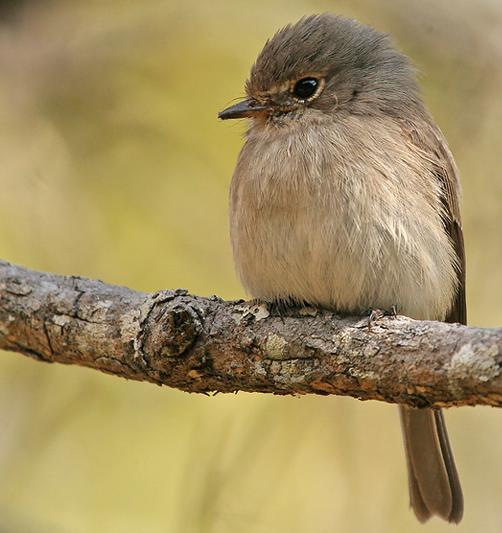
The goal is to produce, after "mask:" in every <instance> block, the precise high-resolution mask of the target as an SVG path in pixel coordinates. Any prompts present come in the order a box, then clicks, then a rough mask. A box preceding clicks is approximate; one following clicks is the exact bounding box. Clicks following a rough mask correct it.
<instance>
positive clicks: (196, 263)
mask: <svg viewBox="0 0 502 533" xmlns="http://www.w3.org/2000/svg"><path fill="white" fill-rule="evenodd" d="M326 10H330V11H334V12H336V13H339V14H344V15H347V16H351V17H356V18H358V19H359V20H361V21H363V22H366V23H369V24H372V25H374V26H376V27H377V28H379V29H381V30H384V31H387V32H390V33H391V34H392V35H393V37H394V40H395V41H396V43H397V44H398V45H399V46H400V47H401V48H402V49H403V50H404V51H405V52H406V53H408V54H409V55H410V56H412V57H413V59H414V61H415V62H416V64H417V66H418V68H419V71H420V82H421V84H422V87H423V92H424V97H425V99H426V101H427V104H428V106H429V107H430V109H431V111H432V113H433V115H434V116H435V118H436V120H437V121H438V123H439V124H440V126H441V127H442V128H443V130H444V131H445V133H446V135H447V137H448V139H449V142H450V146H451V148H452V150H453V152H454V154H455V156H456V159H457V162H458V164H459V167H460V170H461V174H462V178H463V184H464V202H463V216H464V226H465V236H466V247H467V264H468V306H469V315H470V323H471V324H477V325H481V326H495V325H497V324H498V325H500V324H502V307H501V305H500V300H501V295H502V272H501V266H500V265H501V264H502V238H501V222H502V170H501V167H502V163H501V160H502V154H501V152H502V148H501V147H502V127H501V124H502V96H501V95H502V66H501V65H502V5H501V3H500V1H498V0H497V1H496V0H492V1H490V0H480V1H477V2H473V1H472V0H457V1H455V2H453V1H451V0H442V1H438V0H435V1H434V0H422V1H420V2H415V1H412V0H395V1H391V0H387V1H380V2H377V1H371V0H366V1H365V0H358V1H349V0H346V1H335V0H333V1H331V2H326V1H320V0H319V1H307V0H303V1H302V0H288V1H286V0H280V1H277V2H270V1H265V0H255V1H254V2H249V1H244V0H235V1H232V2H224V1H222V0H215V1H212V2H195V1H193V0H183V1H181V0H179V1H176V0H165V1H160V0H157V1H155V0H143V1H132V0H130V1H119V0H108V1H105V0H102V1H90V0H87V1H85V0H73V1H45V2H36V1H31V2H30V1H27V0H24V1H20V0H18V1H14V0H11V1H5V2H2V4H0V257H2V258H3V259H6V260H9V261H12V262H14V263H19V264H22V265H25V266H28V267H31V268H34V269H39V270H47V271H52V272H58V273H64V274H79V275H83V276H88V277H96V278H100V279H103V280H105V281H108V282H111V283H117V284H124V285H127V286H130V287H134V288H136V289H141V290H157V289H161V288H176V287H184V288H187V289H189V290H190V291H191V292H194V293H197V294H202V295H210V294H213V293H215V294H218V295H220V296H222V297H225V298H238V297H243V296H244V294H243V292H242V290H241V288H240V286H239V283H238V281H237V279H236V277H235V275H234V272H233V267H232V259H231V252H230V247H229V243H228V236H227V233H228V228H227V188H228V183H229V180H230V176H231V173H232V168H233V165H234V162H235V159H236V156H237V153H238V150H239V147H240V145H241V142H242V141H241V137H242V133H243V131H244V127H245V125H244V124H243V123H237V122H232V123H222V122H219V121H218V120H217V119H216V114H217V112H218V111H219V110H220V109H222V108H223V107H225V106H226V105H228V104H229V103H230V102H232V101H234V99H235V98H236V97H239V96H241V95H242V94H243V82H244V80H245V78H246V76H247V73H248V70H249V67H250V65H251V63H252V61H253V60H254V58H255V56H256V54H257V53H258V52H259V50H260V49H261V47H262V45H263V43H264V42H265V40H266V38H267V37H269V36H270V35H271V34H272V33H273V32H274V31H275V30H276V29H278V28H279V27H281V26H282V25H284V24H286V23H288V22H292V21H295V20H296V19H298V18H299V17H300V16H302V15H304V14H309V13H312V12H319V11H326ZM447 419H448V422H449V428H450V436H451V439H452V441H453V447H454V450H455V455H456V458H457V464H458V467H459V470H460V473H461V478H462V481H463V485H464V491H465V501H466V511H465V519H464V521H463V523H462V524H461V525H460V526H459V527H457V528H456V530H455V531H458V532H478V531H482V532H487V533H489V532H490V533H491V532H493V533H495V532H499V531H501V530H502V454H501V453H500V442H501V439H502V411H499V410H495V409H489V408H463V409H454V410H451V411H449V412H448V413H447ZM451 528H452V526H448V525H446V524H443V523H442V522H440V521H438V520H432V521H431V522H430V523H429V524H428V525H427V526H425V527H424V526H420V525H418V523H416V522H415V519H414V517H413V515H412V513H411V512H410V511H409V509H408V496H407V488H406V476H405V465H404V457H403V452H402V448H401V436H400V432H399V424H398V417H397V410H396V408H395V407H393V406H389V405H385V404H382V403H375V402H366V403H360V402H357V401H355V400H350V399H346V398H335V397H327V398H326V397H318V398H317V397H308V398H299V399H298V398H275V397H271V396H265V395H255V394H238V395H228V396H225V395H218V396H216V397H204V396H195V395H189V394H184V393H181V392H177V391H174V390H169V389H167V388H158V387H155V386H153V385H149V384H141V383H134V382H127V381H124V380H120V379H117V378H114V377H111V376H106V375H101V374H98V373H97V372H94V371H91V370H86V369H82V368H78V367H62V366H56V365H52V366H49V365H43V364H40V363H36V362H34V361H31V360H29V359H26V358H24V357H22V356H20V355H17V354H8V353H2V354H1V357H0V531H1V532H2V533H4V532H8V533H11V532H12V533H13V532H19V533H25V532H27V533H30V532H33V533H39V532H41V533H45V532H51V533H63V532H68V533H87V532H112V533H114V532H117V533H128V532H153V533H156V532H169V533H171V532H172V533H199V532H200V533H227V532H243V533H248V532H249V533H251V532H252V533H255V532H256V533H282V532H288V533H300V532H301V533H332V532H340V533H345V532H347V533H352V532H354V533H359V532H362V531H370V532H376V533H379V532H382V533H389V532H398V533H401V532H415V531H422V532H424V531H427V532H431V533H432V532H443V531H452V529H451Z"/></svg>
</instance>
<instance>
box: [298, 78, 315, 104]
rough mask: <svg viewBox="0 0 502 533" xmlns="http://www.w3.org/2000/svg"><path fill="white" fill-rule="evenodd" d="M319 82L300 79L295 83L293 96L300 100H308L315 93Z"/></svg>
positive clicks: (312, 79) (313, 79) (310, 79)
mask: <svg viewBox="0 0 502 533" xmlns="http://www.w3.org/2000/svg"><path fill="white" fill-rule="evenodd" d="M317 87H319V80H316V79H315V78H302V79H301V80H298V81H297V82H296V83H295V86H294V88H293V95H294V96H296V97H297V98H300V99H301V100H306V99H307V98H310V97H311V96H312V95H313V94H315V92H316V91H317Z"/></svg>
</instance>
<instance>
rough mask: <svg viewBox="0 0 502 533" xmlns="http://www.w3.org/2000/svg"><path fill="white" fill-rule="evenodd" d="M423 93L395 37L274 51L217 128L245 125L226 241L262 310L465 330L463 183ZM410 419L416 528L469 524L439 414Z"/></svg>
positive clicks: (348, 29) (316, 32)
mask: <svg viewBox="0 0 502 533" xmlns="http://www.w3.org/2000/svg"><path fill="white" fill-rule="evenodd" d="M416 78H417V76H416V70H415V68H414V67H413V65H412V63H411V61H410V59H409V58H408V57H407V56H406V55H404V54H403V53H402V52H400V51H399V50H398V49H397V48H396V47H395V46H394V44H393V43H392V40H391V38H390V37H389V36H388V35H387V34H385V33H382V32H379V31H377V30H375V29H373V28H371V27H369V26H367V25H364V24H361V23H359V22H357V21H355V20H352V19H349V18H345V17H342V16H338V15H335V14H331V13H322V14H314V15H310V16H305V17H303V18H301V19H300V20H299V21H297V22H296V23H294V24H289V25H287V26H285V27H284V28H282V29H280V30H279V31H278V32H277V33H275V34H274V35H273V36H272V37H271V38H270V39H269V40H268V41H267V42H266V44H265V46H264V48H263V49H262V51H261V52H260V53H259V55H258V57H257V59H256V61H255V63H254V64H253V66H252V68H251V72H250V75H249V78H248V80H247V81H246V84H245V93H246V96H245V98H244V99H242V100H240V101H239V102H237V103H236V104H234V105H232V106H230V107H228V108H226V109H224V110H223V111H221V112H220V113H219V117H220V118H221V119H223V120H228V119H239V118H246V119H248V128H247V131H246V133H245V141H244V145H243V147H242V149H241V151H240V154H239V156H238V159H237V163H236V166H235V170H234V173H233V176H232V181H231V185H230V208H229V212H230V221H229V226H230V238H231V243H232V250H233V257H234V262H235V266H236V270H237V273H238V275H239V277H240V280H241V282H242V284H243V286H244V288H245V290H246V291H247V293H248V294H249V295H250V296H251V297H252V298H253V299H254V300H256V301H260V302H264V303H266V304H278V305H279V304H280V305H286V306H293V307H294V306H302V305H309V306H317V307H319V308H323V309H329V310H333V311H335V312H337V313H346V314H361V313H363V312H364V311H365V310H367V309H381V310H389V309H392V307H393V306H397V309H398V310H399V313H400V314H403V315H407V316H409V317H411V318H415V319H420V320H439V321H446V322H459V323H462V324H465V323H466V302H465V254H464V243H463V236H462V226H461V220H460V207H459V203H460V194H461V187H460V180H459V173H458V170H457V167H456V164H455V161H454V158H453V156H452V153H451V151H450V149H449V147H448V144H447V142H446V140H445V137H444V135H443V133H442V132H441V130H440V129H439V127H438V126H437V125H436V123H435V122H434V120H433V118H432V117H431V115H430V113H429V112H428V110H427V109H426V106H425V104H424V102H423V99H422V97H421V93H420V89H419V86H418V82H417V79H416ZM399 411H400V420H401V428H402V433H403V440H404V448H405V455H406V463H407V470H408V487H409V495H410V506H411V507H412V509H413V511H414V513H415V515H416V517H417V518H418V520H419V521H420V522H425V521H427V520H428V519H429V518H430V517H431V516H434V515H435V516H438V517H440V518H442V519H444V520H446V521H448V522H453V523H458V522H460V520H461V519H462V515H463V496H462V489H461V485H460V481H459V476H458V473H457V469H456V466H455V462H454V458H453V453H452V449H451V446H450V443H449V439H448V435H447V432H446V427H445V422H444V417H443V413H442V411H441V410H439V409H428V408H425V409H418V408H413V407H409V406H405V405H400V406H399Z"/></svg>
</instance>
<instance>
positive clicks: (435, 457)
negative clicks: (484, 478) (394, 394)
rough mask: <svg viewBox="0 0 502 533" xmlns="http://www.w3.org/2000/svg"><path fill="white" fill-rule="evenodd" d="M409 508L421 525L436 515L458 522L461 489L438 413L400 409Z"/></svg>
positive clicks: (461, 504) (440, 415) (460, 506)
mask: <svg viewBox="0 0 502 533" xmlns="http://www.w3.org/2000/svg"><path fill="white" fill-rule="evenodd" d="M400 414H401V425H402V430H403V438H404V445H405V452H406V460H407V464H408V481H409V490H410V505H411V507H412V508H413V510H414V512H415V515H416V516H417V518H418V520H419V521H420V522H425V521H426V520H428V519H429V518H430V517H431V516H432V515H438V516H440V517H441V518H443V519H444V520H447V521H449V522H455V523H457V522H460V520H461V519H462V514H463V497H462V489H461V487H460V482H459V479H458V474H457V469H456V467H455V462H454V460H453V454H452V452H451V448H450V444H449V441H448V435H447V433H446V427H445V424H444V419H443V415H442V413H441V411H439V410H436V411H432V410H430V409H413V408H410V407H404V406H401V407H400Z"/></svg>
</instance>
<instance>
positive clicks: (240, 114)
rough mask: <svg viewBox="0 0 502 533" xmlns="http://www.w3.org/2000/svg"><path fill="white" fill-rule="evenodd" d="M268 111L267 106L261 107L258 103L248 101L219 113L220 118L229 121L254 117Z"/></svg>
mask: <svg viewBox="0 0 502 533" xmlns="http://www.w3.org/2000/svg"><path fill="white" fill-rule="evenodd" d="M267 109H269V108H268V107H267V106H264V105H260V104H258V102H256V101H254V100H250V99H248V100H243V101H242V102H239V103H238V104H235V105H233V106H230V107H227V108H226V109H224V110H223V111H220V112H219V113H218V118H221V119H222V120H227V119H228V118H245V117H252V116H253V115H257V114H258V113H261V112H262V111H266V110H267Z"/></svg>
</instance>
